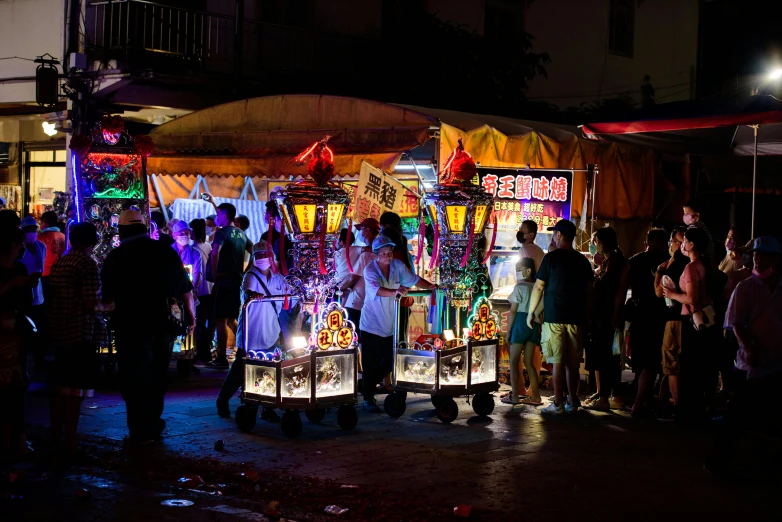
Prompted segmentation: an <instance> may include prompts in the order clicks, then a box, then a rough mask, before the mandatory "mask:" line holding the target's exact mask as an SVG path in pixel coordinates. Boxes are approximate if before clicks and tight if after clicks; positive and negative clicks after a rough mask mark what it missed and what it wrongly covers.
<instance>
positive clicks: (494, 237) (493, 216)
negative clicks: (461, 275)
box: [482, 212, 497, 265]
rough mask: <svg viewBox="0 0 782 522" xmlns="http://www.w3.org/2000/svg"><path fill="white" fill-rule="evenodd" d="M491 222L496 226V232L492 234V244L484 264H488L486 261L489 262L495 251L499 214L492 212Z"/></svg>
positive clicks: (487, 251)
mask: <svg viewBox="0 0 782 522" xmlns="http://www.w3.org/2000/svg"><path fill="white" fill-rule="evenodd" d="M491 222H492V225H494V230H493V231H492V233H491V244H490V245H489V249H488V250H486V257H484V258H483V263H482V264H484V265H485V264H486V261H488V260H489V258H490V257H491V253H492V252H493V251H494V242H495V241H497V214H495V213H494V212H492V214H491Z"/></svg>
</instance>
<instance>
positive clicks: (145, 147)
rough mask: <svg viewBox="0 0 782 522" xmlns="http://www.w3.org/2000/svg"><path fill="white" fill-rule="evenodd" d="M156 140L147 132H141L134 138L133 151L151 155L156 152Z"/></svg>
mask: <svg viewBox="0 0 782 522" xmlns="http://www.w3.org/2000/svg"><path fill="white" fill-rule="evenodd" d="M155 148H156V147H155V142H154V141H152V137H151V136H149V135H147V134H139V135H138V136H136V137H135V138H133V152H135V153H136V154H140V155H142V156H146V157H149V156H151V155H152V154H154V152H155Z"/></svg>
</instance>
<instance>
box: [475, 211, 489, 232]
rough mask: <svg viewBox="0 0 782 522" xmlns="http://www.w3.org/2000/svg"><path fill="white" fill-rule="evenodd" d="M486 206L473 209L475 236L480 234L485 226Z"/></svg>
mask: <svg viewBox="0 0 782 522" xmlns="http://www.w3.org/2000/svg"><path fill="white" fill-rule="evenodd" d="M486 215H487V214H486V205H478V206H477V207H475V230H474V232H475V233H476V234H480V233H481V232H482V231H483V227H484V226H486Z"/></svg>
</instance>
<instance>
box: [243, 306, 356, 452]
mask: <svg viewBox="0 0 782 522" xmlns="http://www.w3.org/2000/svg"><path fill="white" fill-rule="evenodd" d="M284 299H285V296H270V297H261V298H257V299H253V300H251V301H249V302H247V303H246V304H245V305H244V308H243V316H244V317H251V316H252V314H253V313H258V311H260V309H259V308H258V306H259V305H260V304H261V303H264V302H269V301H275V300H279V301H283V300H284ZM319 318H320V320H319V321H318V322H317V323H316V326H315V327H314V328H313V331H312V334H311V335H310V338H309V341H307V340H306V339H305V338H303V337H302V338H297V339H296V340H300V341H301V343H302V346H292V347H287V346H273V347H266V348H265V349H261V347H259V346H254V345H252V341H251V339H252V337H253V336H251V335H249V333H250V332H249V331H248V330H247V328H253V327H257V326H258V325H260V324H261V323H260V322H259V321H242V324H241V325H240V331H239V332H237V334H238V335H242V336H243V338H244V340H245V347H246V348H247V357H246V358H245V359H244V364H245V368H244V391H243V393H242V402H243V404H242V406H240V407H239V408H238V409H237V411H236V424H237V426H238V427H239V428H240V429H242V430H244V431H249V430H251V429H252V428H253V427H254V426H255V421H256V416H257V411H258V407H259V406H263V407H266V408H282V409H285V410H286V411H285V413H284V415H283V416H282V421H281V425H282V430H283V432H284V433H285V434H286V435H288V436H290V437H294V436H297V435H298V434H299V433H300V432H301V419H300V417H299V411H300V410H303V411H304V414H305V415H306V417H307V418H308V419H309V420H310V421H311V422H313V423H317V422H320V421H321V420H323V418H324V417H325V413H326V408H329V407H336V408H337V422H338V424H339V425H340V427H341V428H343V429H353V428H354V427H355V426H356V423H357V422H358V415H357V414H356V410H355V408H354V405H355V404H356V397H357V390H356V385H357V381H358V379H357V360H358V359H357V343H356V340H357V336H356V332H355V325H353V323H352V322H350V321H349V320H348V316H347V311H346V310H345V309H344V308H342V307H341V306H340V305H339V304H338V303H330V304H329V305H327V306H326V307H325V310H324V311H323V312H322V313H321V314H319ZM246 325H249V326H246Z"/></svg>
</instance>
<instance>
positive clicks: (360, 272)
mask: <svg viewBox="0 0 782 522" xmlns="http://www.w3.org/2000/svg"><path fill="white" fill-rule="evenodd" d="M356 228H357V229H358V230H359V232H360V234H361V239H362V241H363V242H364V244H366V245H371V244H372V243H373V242H374V241H375V238H377V237H378V235H379V234H380V224H379V223H378V222H377V220H376V219H372V218H367V219H365V220H364V221H362V222H361V223H359V224H358V225H356ZM357 248H360V247H357ZM375 258H376V256H375V254H374V253H373V252H361V253H360V255H359V257H358V259H357V260H356V261H355V262H354V263H353V273H351V274H350V275H349V276H348V277H347V278H345V280H344V281H343V282H342V284H341V286H340V289H341V290H347V289H350V295H348V298H347V300H346V301H345V308H346V309H347V311H348V318H349V319H350V320H351V321H353V324H355V325H356V326H358V325H360V324H361V309H362V308H363V307H364V297H365V296H366V285H365V283H364V269H365V268H366V267H367V265H369V264H370V263H371V262H372V261H374V260H375ZM360 333H361V331H360V330H359V334H360ZM360 340H361V339H359V341H360Z"/></svg>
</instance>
